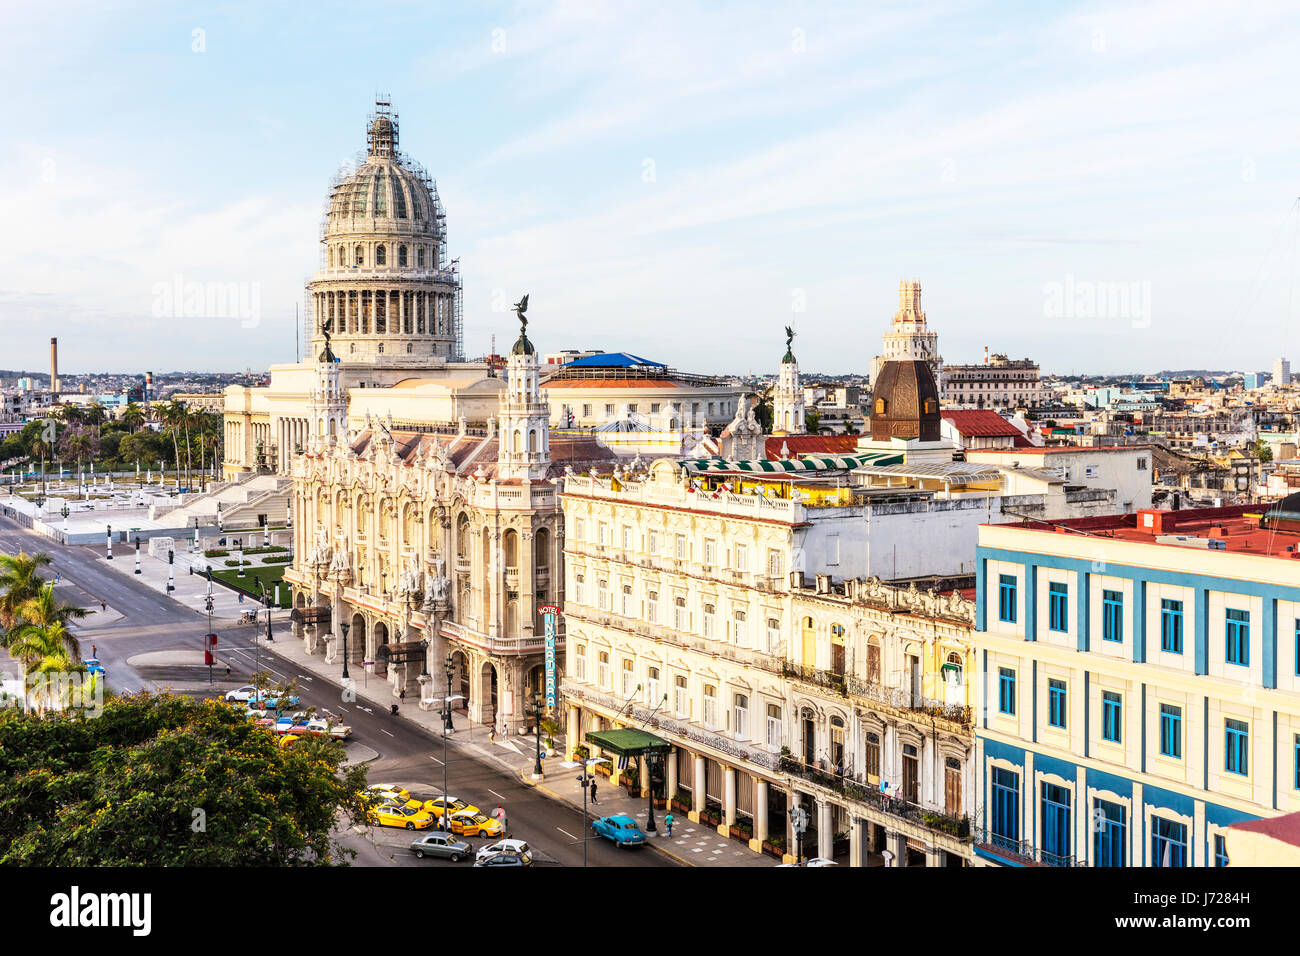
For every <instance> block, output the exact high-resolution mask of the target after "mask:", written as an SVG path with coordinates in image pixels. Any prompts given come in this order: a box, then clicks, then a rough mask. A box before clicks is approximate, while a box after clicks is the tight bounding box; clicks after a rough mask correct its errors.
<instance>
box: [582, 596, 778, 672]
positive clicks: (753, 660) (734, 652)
mask: <svg viewBox="0 0 1300 956" xmlns="http://www.w3.org/2000/svg"><path fill="white" fill-rule="evenodd" d="M564 613H565V614H566V615H572V616H573V617H575V618H578V619H579V620H583V621H587V622H588V623H591V624H598V625H601V626H602V627H612V628H615V629H616V630H620V631H624V632H625V633H628V634H635V635H636V636H637V637H643V638H645V639H646V640H650V641H655V642H656V643H659V644H671V645H672V646H673V647H679V648H681V649H683V650H688V651H695V652H696V653H699V654H707V655H708V656H710V657H716V658H720V659H722V660H728V661H732V662H734V663H737V664H745V665H748V666H750V667H757V668H759V669H761V670H765V671H767V672H768V673H771V674H780V673H781V668H782V665H783V664H784V663H785V661H784V660H783V658H782V657H781V656H780V655H778V654H769V653H767V652H765V651H760V650H758V649H757V648H752V647H739V646H737V645H735V644H732V643H729V642H727V641H718V640H709V639H708V638H703V637H694V636H692V635H690V634H683V633H682V632H681V631H676V630H673V629H672V628H670V627H664V626H662V625H658V624H647V623H645V622H644V621H639V620H632V619H629V618H626V617H621V616H619V615H616V614H613V613H611V612H609V611H601V610H598V609H596V608H588V607H581V606H575V602H573V601H569V602H568V603H567V604H566V606H565V609H564Z"/></svg>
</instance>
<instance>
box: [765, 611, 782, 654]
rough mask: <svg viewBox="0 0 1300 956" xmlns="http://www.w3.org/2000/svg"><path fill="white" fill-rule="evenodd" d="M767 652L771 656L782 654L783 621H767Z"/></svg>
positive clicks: (771, 619)
mask: <svg viewBox="0 0 1300 956" xmlns="http://www.w3.org/2000/svg"><path fill="white" fill-rule="evenodd" d="M767 652H768V653H769V654H779V653H780V652H781V621H780V620H779V619H778V618H775V617H769V618H768V619H767Z"/></svg>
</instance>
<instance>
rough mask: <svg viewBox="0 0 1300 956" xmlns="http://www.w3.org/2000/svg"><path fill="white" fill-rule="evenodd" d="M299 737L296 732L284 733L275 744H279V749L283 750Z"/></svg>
mask: <svg viewBox="0 0 1300 956" xmlns="http://www.w3.org/2000/svg"><path fill="white" fill-rule="evenodd" d="M300 739H301V738H300V737H299V736H298V735H297V734H285V735H284V736H283V737H281V738H280V739H279V741H278V742H277V746H279V747H280V749H281V750H283V749H285V748H287V747H292V746H293V745H294V744H296V743H297V742H298V741H299V740H300Z"/></svg>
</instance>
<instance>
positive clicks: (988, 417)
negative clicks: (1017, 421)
mask: <svg viewBox="0 0 1300 956" xmlns="http://www.w3.org/2000/svg"><path fill="white" fill-rule="evenodd" d="M942 414H943V420H944V421H946V422H951V423H952V426H953V428H955V429H957V432H958V433H959V434H961V435H965V436H967V437H969V438H994V437H997V436H999V435H1019V434H1021V431H1020V429H1019V428H1017V427H1016V426H1015V425H1013V424H1011V423H1010V422H1009V421H1007V420H1006V419H1005V418H1003V417H1002V416H1001V415H999V414H998V413H997V412H995V411H993V410H992V409H988V408H963V409H956V410H953V411H949V412H943V413H942Z"/></svg>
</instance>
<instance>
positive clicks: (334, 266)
mask: <svg viewBox="0 0 1300 956" xmlns="http://www.w3.org/2000/svg"><path fill="white" fill-rule="evenodd" d="M398 133H399V127H398V122H397V114H396V113H395V112H393V110H392V109H391V107H390V105H389V104H388V103H387V102H384V101H380V102H379V103H376V107H375V113H374V114H373V115H372V116H371V118H370V122H369V124H368V126H367V129H366V144H367V156H366V161H365V162H364V163H362V164H361V166H360V167H359V168H357V169H356V170H355V171H354V172H351V173H349V174H347V175H344V176H341V177H340V178H339V179H338V180H337V181H336V182H335V183H334V187H333V189H332V190H331V191H330V197H329V214H328V216H327V217H326V220H325V226H324V231H323V234H322V236H321V243H322V245H323V246H324V247H325V255H324V263H323V265H324V268H322V269H320V270H319V271H318V272H317V273H316V275H315V277H314V278H313V279H312V281H311V282H310V283H309V284H308V290H309V293H310V297H311V303H312V311H313V313H314V314H313V323H312V326H311V327H312V329H313V330H314V332H313V345H314V349H313V350H314V351H316V352H319V351H320V346H321V344H323V341H322V339H323V337H322V334H321V332H322V329H323V330H325V331H328V332H329V333H331V336H332V340H333V349H334V353H335V354H336V355H337V356H338V357H339V360H340V361H341V362H343V363H345V364H346V363H350V362H365V363H366V364H370V365H379V366H384V365H393V366H408V367H409V363H411V362H415V363H417V364H419V365H421V366H427V365H429V364H430V363H431V361H432V362H439V361H441V362H454V361H458V360H459V359H460V358H461V352H462V350H461V327H460V305H459V297H460V277H459V276H458V275H457V274H456V272H455V270H454V269H453V268H451V267H450V266H449V263H448V260H447V217H446V213H445V211H444V210H443V206H442V201H441V200H440V199H439V198H438V188H437V186H436V185H435V184H434V182H433V180H432V179H430V178H429V175H428V173H426V172H425V171H424V169H423V168H422V167H420V166H419V165H418V164H417V163H415V162H413V161H412V160H410V159H409V158H407V157H406V156H404V155H403V154H402V153H401V152H400V151H399V149H398Z"/></svg>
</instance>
